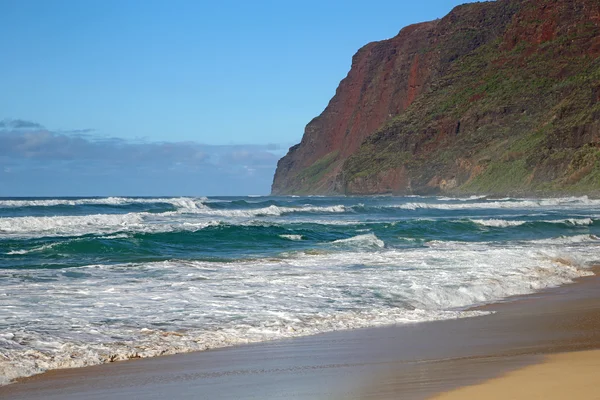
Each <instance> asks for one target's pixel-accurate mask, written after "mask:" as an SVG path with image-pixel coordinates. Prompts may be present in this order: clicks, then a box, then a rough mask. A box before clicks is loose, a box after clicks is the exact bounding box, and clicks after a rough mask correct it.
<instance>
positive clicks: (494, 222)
mask: <svg viewBox="0 0 600 400" xmlns="http://www.w3.org/2000/svg"><path fill="white" fill-rule="evenodd" d="M473 222H475V223H476V224H478V225H483V226H491V227H494V228H506V227H508V226H519V225H523V224H525V223H527V221H507V220H504V219H494V218H492V219H485V220H484V219H474V220H473Z"/></svg>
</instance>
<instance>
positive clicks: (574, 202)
mask: <svg viewBox="0 0 600 400" xmlns="http://www.w3.org/2000/svg"><path fill="white" fill-rule="evenodd" d="M597 206H600V199H589V198H588V197H587V196H583V197H565V198H556V199H540V200H536V199H507V200H493V201H492V200H490V201H484V202H477V203H468V202H462V203H457V204H446V203H444V204H439V203H414V202H412V203H405V204H396V205H391V206H389V207H393V208H399V209H404V210H418V209H434V210H466V209H502V208H509V209H511V208H512V209H518V208H524V209H528V208H552V207H559V208H562V207H571V208H579V207H597Z"/></svg>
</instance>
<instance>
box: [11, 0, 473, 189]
mask: <svg viewBox="0 0 600 400" xmlns="http://www.w3.org/2000/svg"><path fill="white" fill-rule="evenodd" d="M464 2H465V0H421V1H400V0H394V1H391V0H381V1H378V0H372V1H364V0H362V1H354V0H347V1H338V0H332V1H326V0H321V1H314V0H303V1H285V0H280V1H261V0H256V1H233V0H221V1H204V0H189V1H184V0H171V1H167V0H162V1H157V0H53V1H47V0H38V1H33V0H0V21H1V22H0V57H1V59H2V62H0V94H1V95H0V196H109V195H110V196H114V195H139V196H150V195H246V194H268V193H269V191H270V185H271V182H272V177H273V173H274V171H275V166H276V163H277V160H278V159H279V158H280V157H281V156H283V155H284V154H285V153H286V152H287V149H288V148H289V147H290V146H291V145H293V144H295V143H297V142H299V141H300V139H301V137H302V133H303V130H304V126H305V125H306V124H307V123H308V122H309V121H310V120H311V119H312V118H314V117H315V116H317V115H319V114H320V113H321V112H322V111H323V109H324V108H325V106H326V105H327V103H328V102H329V100H330V98H331V97H332V96H333V94H334V93H335V89H336V87H337V85H338V83H339V81H340V80H341V79H343V78H344V77H345V76H346V74H347V73H348V70H349V68H350V62H351V58H352V55H353V54H354V53H355V52H356V51H357V50H358V49H359V48H360V47H362V46H363V45H365V44H366V43H368V42H371V41H375V40H383V39H387V38H390V37H393V36H395V35H396V34H397V33H398V31H399V30H400V29H401V28H402V27H404V26H406V25H409V24H412V23H416V22H421V21H427V20H432V19H435V18H441V17H443V16H444V15H445V14H447V13H448V12H449V11H450V10H451V9H452V8H453V7H454V6H456V5H458V4H461V3H464Z"/></svg>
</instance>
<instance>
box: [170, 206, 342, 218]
mask: <svg viewBox="0 0 600 400" xmlns="http://www.w3.org/2000/svg"><path fill="white" fill-rule="evenodd" d="M348 211H352V210H351V209H349V208H346V207H345V206H343V205H335V206H321V207H319V206H310V205H305V206H302V207H279V206H276V205H270V206H268V207H262V208H250V209H215V208H210V207H207V206H204V205H201V206H197V207H196V208H191V207H190V208H181V209H180V210H179V212H180V213H196V214H204V215H209V216H213V217H225V218H240V217H241V218H252V217H260V216H281V215H285V214H292V213H344V212H348Z"/></svg>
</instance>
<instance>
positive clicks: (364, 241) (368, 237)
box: [333, 233, 385, 248]
mask: <svg viewBox="0 0 600 400" xmlns="http://www.w3.org/2000/svg"><path fill="white" fill-rule="evenodd" d="M333 244H334V245H350V246H352V247H355V248H356V247H358V248H361V247H366V248H369V247H379V248H383V247H385V243H384V242H383V240H381V239H379V238H378V237H377V236H375V234H373V233H366V234H364V235H357V236H353V237H350V238H347V239H339V240H335V241H333Z"/></svg>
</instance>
